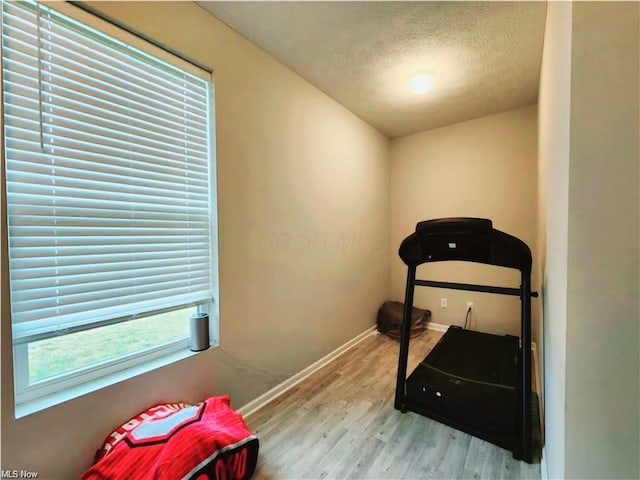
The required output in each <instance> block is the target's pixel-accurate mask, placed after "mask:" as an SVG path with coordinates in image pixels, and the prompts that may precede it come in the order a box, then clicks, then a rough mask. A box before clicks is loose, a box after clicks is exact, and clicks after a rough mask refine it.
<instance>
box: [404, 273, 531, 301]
mask: <svg viewBox="0 0 640 480" xmlns="http://www.w3.org/2000/svg"><path fill="white" fill-rule="evenodd" d="M413 284H414V285H418V286H420V287H438V288H448V289H451V290H466V291H470V292H482V293H497V294H499V295H513V296H514V297H519V296H521V295H522V291H521V290H520V289H519V288H509V287H494V286H491V285H478V284H476V283H457V282H440V281H436V280H421V279H418V278H417V279H415V280H414V281H413ZM530 294H531V296H532V297H537V296H538V292H531V293H530Z"/></svg>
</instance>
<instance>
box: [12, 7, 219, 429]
mask: <svg viewBox="0 0 640 480" xmlns="http://www.w3.org/2000/svg"><path fill="white" fill-rule="evenodd" d="M46 8H51V9H53V10H56V11H58V12H60V13H62V14H64V15H67V16H69V17H71V18H73V19H74V20H76V21H79V22H81V23H83V24H85V25H87V26H89V27H91V28H94V29H96V30H99V31H101V32H103V33H105V34H107V35H110V36H112V37H114V38H116V39H118V40H120V41H123V42H125V43H128V44H129V45H131V46H133V47H135V48H138V49H140V50H142V51H144V52H145V53H147V54H150V55H153V56H154V57H156V58H159V59H161V60H164V61H166V62H168V63H172V64H173V65H176V64H179V66H180V67H181V68H183V67H184V66H185V61H186V62H188V63H190V64H191V65H189V69H188V70H187V71H189V72H193V69H196V70H198V71H199V72H200V74H199V76H201V77H202V76H203V75H202V70H203V69H204V70H205V71H206V72H207V74H208V80H207V81H208V88H209V105H207V120H208V122H207V135H208V139H207V140H208V147H209V159H208V163H209V169H208V170H209V185H208V190H209V230H210V249H211V250H210V251H211V255H210V257H211V260H210V262H211V263H210V265H211V266H210V272H209V274H210V281H211V285H212V290H213V301H212V302H208V303H201V304H198V305H197V306H194V313H195V311H196V308H197V309H198V311H201V312H206V313H208V314H209V337H210V338H209V340H210V344H211V345H213V346H215V345H218V343H219V321H218V316H219V310H218V294H219V287H218V238H217V237H218V235H217V233H218V218H217V202H216V198H217V171H216V155H215V152H216V148H215V147H216V143H215V131H216V129H215V84H214V79H213V72H212V70H211V69H209V68H203V67H202V66H201V65H198V64H195V63H194V62H192V61H191V60H189V59H186V58H184V57H182V56H180V55H177V54H176V53H175V52H174V51H173V50H171V49H168V48H166V47H164V46H163V45H161V44H158V43H156V42H153V41H152V40H150V39H149V38H147V37H146V36H143V35H140V34H139V33H136V32H134V31H131V30H130V29H129V28H127V27H125V26H122V25H119V24H116V23H115V22H113V21H112V20H111V19H107V18H101V17H100V15H99V14H97V13H98V12H96V11H94V10H93V9H90V8H84V7H81V6H77V5H73V4H70V3H67V2H61V3H60V4H54V5H51V4H47V5H46ZM1 18H2V12H1V11H0V19H1ZM0 24H1V23H0ZM1 66H2V65H1V60H0V67H1ZM0 93H1V99H0V100H1V101H0V103H1V105H0V112H1V113H2V116H3V118H2V123H1V125H0V126H1V127H2V132H0V133H1V134H2V136H3V139H4V137H5V128H6V127H5V122H4V95H5V92H4V88H3V85H2V82H0ZM0 167H1V168H2V193H3V195H2V210H3V214H2V221H3V222H4V227H6V228H3V232H2V233H3V237H4V238H3V239H2V240H3V242H2V243H3V245H2V255H7V257H8V249H9V242H8V240H9V231H8V216H7V214H6V212H7V210H6V207H7V205H8V203H7V198H6V176H5V173H6V158H5V151H4V148H3V149H2V164H1V165H0ZM6 268H7V271H6V272H3V274H4V273H7V274H9V272H10V266H9V262H7V267H6ZM3 276H4V275H3ZM8 278H9V276H8V275H7V280H8ZM7 287H8V285H7ZM8 290H9V289H8V288H7V291H8ZM7 298H8V299H10V295H8V296H7ZM181 308H184V306H176V307H175V308H172V309H171V310H178V309H181ZM131 320H135V318H131V319H128V320H124V322H123V323H126V322H129V321H131ZM10 323H11V329H12V330H13V323H12V322H10ZM185 323H186V324H188V318H185ZM88 330H90V329H86V330H83V331H88ZM71 335H73V333H72V334H71ZM10 341H11V344H12V347H13V348H12V350H13V364H14V369H13V370H14V372H13V373H14V378H13V383H14V403H15V408H16V418H19V417H21V416H24V415H26V414H29V413H32V412H35V411H38V410H41V409H42V408H46V407H47V406H50V405H54V404H57V403H61V402H63V401H66V400H69V399H70V398H74V397H76V396H78V395H79V394H83V393H88V392H90V391H94V390H96V389H98V388H102V387H104V386H107V385H110V384H112V383H115V382H116V381H120V380H122V379H123V378H130V377H132V376H135V375H137V374H140V373H143V372H146V371H150V370H153V369H155V368H157V367H158V366H161V365H165V364H168V363H172V362H174V361H176V360H179V359H181V358H185V357H187V356H190V355H195V354H197V353H195V352H191V351H190V350H189V349H188V346H189V339H188V336H186V337H184V338H181V339H178V340H174V341H170V342H167V343H164V344H160V345H156V346H153V347H149V348H145V349H143V350H138V351H135V352H131V353H128V354H125V355H121V356H119V357H116V358H111V359H109V360H106V361H103V362H99V363H95V364H91V365H88V366H85V367H81V368H79V369H76V370H73V371H69V372H65V373H62V374H61V375H56V376H54V377H51V378H46V379H43V380H41V381H37V382H34V383H33V384H30V383H29V352H28V350H29V343H17V344H14V343H13V340H10Z"/></svg>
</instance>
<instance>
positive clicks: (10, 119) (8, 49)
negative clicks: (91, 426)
mask: <svg viewBox="0 0 640 480" xmlns="http://www.w3.org/2000/svg"><path fill="white" fill-rule="evenodd" d="M2 8H3V51H2V54H3V78H2V81H3V89H4V113H5V131H4V140H5V142H4V145H5V153H6V182H7V185H6V186H7V219H8V224H9V225H8V227H9V228H8V232H9V264H10V280H11V282H10V286H11V301H12V321H13V323H14V329H13V331H14V341H15V342H18V343H23V342H28V341H30V339H34V338H38V339H41V338H47V337H48V336H52V335H56V334H59V333H60V332H65V331H66V330H67V329H73V330H74V331H76V330H77V329H78V328H90V327H91V326H92V325H96V324H104V323H105V322H106V323H109V322H114V321H120V320H123V319H128V318H133V317H135V316H137V315H145V314H147V313H148V312H154V311H163V310H166V309H171V308H182V307H184V306H185V305H192V304H194V303H197V302H206V301H210V300H211V298H212V289H211V255H212V253H211V243H212V242H211V232H210V221H211V212H210V205H211V199H210V193H209V192H210V184H209V182H210V177H209V168H210V165H209V155H210V145H209V131H208V128H209V127H208V122H209V109H210V95H211V88H210V85H209V84H208V82H207V81H206V80H204V79H202V78H198V77H196V76H194V75H193V74H191V73H188V72H185V71H182V70H180V69H178V68H176V67H174V66H171V65H169V64H165V62H164V61H160V60H156V59H154V58H153V57H150V56H149V55H148V54H146V53H144V52H141V51H138V50H137V49H135V48H134V47H131V46H128V45H126V44H124V43H123V42H122V41H120V40H115V39H112V38H110V37H108V36H106V35H105V34H103V33H101V32H98V31H95V30H93V29H91V28H90V27H86V26H82V25H80V24H79V23H78V22H76V21H75V20H72V19H69V18H67V17H65V16H64V15H62V14H59V13H57V12H55V10H53V9H51V8H50V7H48V6H40V7H36V4H35V3H33V2H29V1H26V2H19V3H18V2H3V3H2ZM38 8H39V9H40V12H41V14H39V15H38V14H37V13H36V11H37V9H38ZM38 21H39V22H40V24H39V25H38V24H37V22H38ZM39 35H40V37H39Z"/></svg>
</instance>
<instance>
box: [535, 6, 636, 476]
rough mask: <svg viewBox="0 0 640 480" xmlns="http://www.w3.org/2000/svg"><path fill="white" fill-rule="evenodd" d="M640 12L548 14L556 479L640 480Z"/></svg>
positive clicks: (548, 329)
mask: <svg viewBox="0 0 640 480" xmlns="http://www.w3.org/2000/svg"><path fill="white" fill-rule="evenodd" d="M639 30H640V5H639V4H638V3H609V2H602V3H600V2H598V3H596V2H593V3H575V4H573V5H571V4H567V3H563V4H560V3H550V4H549V7H548V12H547V31H546V37H545V50H544V55H543V65H542V81H541V90H540V99H539V104H540V171H541V176H540V189H541V192H545V201H546V204H544V205H541V208H540V210H541V211H540V216H541V218H543V221H542V222H541V224H542V225H546V226H545V228H546V238H547V242H546V261H545V273H544V298H543V301H544V337H545V342H544V345H545V349H544V366H545V399H546V403H545V409H546V419H545V425H546V447H545V449H546V463H547V465H548V474H549V478H638V477H639V476H640V466H639V463H638V452H639V451H640V418H639V417H640V415H639V410H638V405H639V404H640V398H639V390H640V365H639V357H640V355H639V350H638V348H639V342H638V338H639V337H640V311H639V289H640V285H639V276H640V252H639V246H640V232H639V230H640V195H639V174H640V151H639V138H638V135H639V130H640V125H639V116H640V98H639V91H638V90H639V88H638V85H640V79H639V68H640V65H639V58H640V33H639Z"/></svg>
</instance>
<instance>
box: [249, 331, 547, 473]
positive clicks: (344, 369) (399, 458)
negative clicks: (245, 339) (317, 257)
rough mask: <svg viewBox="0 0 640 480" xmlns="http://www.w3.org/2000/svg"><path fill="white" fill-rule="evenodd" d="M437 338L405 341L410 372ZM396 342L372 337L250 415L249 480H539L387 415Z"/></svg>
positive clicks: (499, 456) (454, 436) (432, 428)
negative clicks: (252, 456)
mask: <svg viewBox="0 0 640 480" xmlns="http://www.w3.org/2000/svg"><path fill="white" fill-rule="evenodd" d="M441 335H442V334H441V333H439V332H434V331H430V330H427V331H426V332H425V333H424V334H423V335H422V336H420V337H418V338H415V339H413V340H412V341H411V349H410V352H409V369H408V371H409V372H411V371H412V370H413V368H414V367H415V366H416V365H417V363H418V362H420V361H421V360H422V359H423V358H424V356H425V355H426V354H427V352H428V351H429V350H430V349H431V348H432V347H433V345H435V343H436V342H437V341H438V339H439V338H440V336H441ZM397 355H398V343H397V342H396V341H394V340H392V339H390V338H388V337H386V336H384V335H377V334H374V335H371V336H369V337H367V338H366V339H364V340H363V341H362V342H360V343H359V344H358V345H356V346H355V347H354V348H352V349H351V350H349V351H347V352H346V353H344V354H343V355H342V356H340V357H338V358H337V359H336V360H334V361H333V362H331V364H329V365H327V366H325V367H324V368H322V369H321V370H320V371H318V372H316V373H314V374H313V375H311V376H310V377H309V378H307V379H305V380H304V381H303V382H301V383H300V384H298V385H297V386H295V387H294V388H292V389H291V390H289V391H287V392H285V393H284V394H283V395H281V396H280V397H278V398H277V399H275V400H273V401H272V402H270V403H269V404H267V405H266V406H264V407H263V408H261V409H259V410H258V411H256V412H255V413H253V414H252V415H250V416H248V417H246V421H247V423H248V424H249V427H250V428H251V429H253V431H254V432H256V434H257V435H258V437H259V439H260V455H259V459H258V467H257V471H256V475H255V477H254V478H256V479H269V480H280V479H329V478H334V479H362V478H363V479H462V478H471V479H491V480H497V479H511V478H513V479H519V478H527V479H529V478H530V479H539V478H540V465H539V464H534V465H529V464H527V463H524V462H519V461H517V460H514V459H513V457H512V455H511V452H509V451H507V450H504V449H502V448H499V447H496V446H494V445H492V444H490V443H487V442H485V441H483V440H479V439H477V438H475V437H472V436H470V435H467V434H465V433H462V432H459V431H457V430H454V429H452V428H449V427H447V426H445V425H442V424H440V423H438V422H435V421H433V420H430V419H428V418H425V417H423V416H420V415H418V414H415V413H412V412H408V413H405V414H402V413H400V412H398V411H397V410H395V409H394V408H393V396H394V392H395V379H396V368H397Z"/></svg>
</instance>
